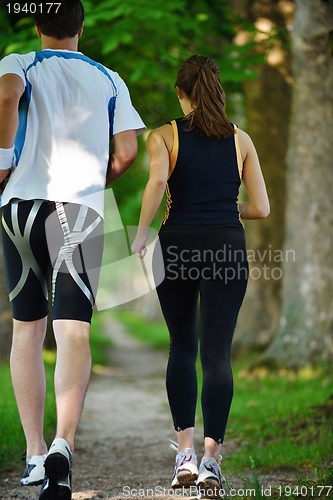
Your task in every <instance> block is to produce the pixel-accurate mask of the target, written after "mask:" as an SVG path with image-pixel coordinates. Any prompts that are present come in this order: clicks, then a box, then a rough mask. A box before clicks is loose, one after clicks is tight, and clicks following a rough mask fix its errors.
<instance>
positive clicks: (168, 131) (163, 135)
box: [147, 123, 173, 153]
mask: <svg viewBox="0 0 333 500" xmlns="http://www.w3.org/2000/svg"><path fill="white" fill-rule="evenodd" d="M148 141H149V142H150V143H152V142H155V143H156V142H160V141H163V142H164V143H165V145H166V147H167V149H168V151H169V153H170V152H171V150H172V146H173V130H172V126H171V124H170V123H166V124H165V125H162V126H161V127H158V128H155V129H154V130H152V131H151V132H150V134H149V136H148V139H147V142H148Z"/></svg>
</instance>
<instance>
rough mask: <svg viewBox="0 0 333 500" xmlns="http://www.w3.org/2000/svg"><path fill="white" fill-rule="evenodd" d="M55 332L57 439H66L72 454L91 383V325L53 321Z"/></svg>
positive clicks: (78, 322) (70, 321)
mask: <svg viewBox="0 0 333 500" xmlns="http://www.w3.org/2000/svg"><path fill="white" fill-rule="evenodd" d="M53 329H54V335H55V339H56V343H57V363H56V369H55V375H54V385H55V393H56V404H57V417H58V420H57V422H58V423H57V434H56V437H57V438H63V439H65V440H66V441H67V442H68V444H69V446H70V448H71V451H72V452H73V450H74V436H75V432H76V429H77V426H78V424H79V420H80V416H81V413H82V408H83V403H84V398H85V395H86V392H87V389H88V384H89V379H90V371H91V354H90V345H89V333H90V323H87V322H84V321H74V320H54V321H53Z"/></svg>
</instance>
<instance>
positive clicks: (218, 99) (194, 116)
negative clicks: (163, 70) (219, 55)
mask: <svg viewBox="0 0 333 500" xmlns="http://www.w3.org/2000/svg"><path fill="white" fill-rule="evenodd" d="M175 87H178V88H179V89H180V90H182V91H183V92H184V93H185V94H186V97H187V98H188V99H189V100H190V102H191V104H193V106H195V108H194V110H193V111H192V112H191V113H190V114H188V115H187V116H186V117H185V118H184V119H185V120H187V121H188V126H187V130H192V129H193V128H194V127H198V128H199V129H200V130H201V131H202V132H203V134H204V135H206V136H207V137H217V138H219V139H220V138H222V137H227V136H229V135H231V134H233V133H234V132H235V131H234V128H233V126H232V125H231V123H230V122H229V120H228V119H227V117H226V114H225V94H224V91H223V88H222V85H221V81H220V72H219V68H218V66H217V64H216V63H215V61H213V59H211V58H210V57H206V56H197V55H194V56H192V57H190V58H189V59H187V60H186V61H184V62H183V64H182V65H181V67H180V68H179V71H178V75H177V80H176V83H175Z"/></svg>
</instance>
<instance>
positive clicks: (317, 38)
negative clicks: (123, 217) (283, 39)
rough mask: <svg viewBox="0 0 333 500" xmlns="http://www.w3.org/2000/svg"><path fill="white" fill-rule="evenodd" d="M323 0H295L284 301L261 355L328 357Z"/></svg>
mask: <svg viewBox="0 0 333 500" xmlns="http://www.w3.org/2000/svg"><path fill="white" fill-rule="evenodd" d="M332 30H333V10H332V6H331V5H330V4H329V2H326V1H321V0H298V1H297V2H296V12H295V25H294V35H293V44H292V56H293V63H292V67H293V74H294V88H293V103H292V117H291V128H290V137H289V151H288V157H287V162H288V176H287V186H288V190H287V211H286V240H285V250H292V251H293V252H294V254H293V255H292V254H291V257H292V258H290V259H288V260H286V261H285V262H284V266H283V291H282V297H283V307H282V317H281V321H280V329H279V332H278V335H277V337H276V338H275V339H274V341H273V342H272V344H271V345H270V346H269V348H268V350H267V352H266V358H268V359H273V360H277V361H282V362H284V363H286V364H287V365H291V366H302V365H305V364H307V363H311V362H316V361H320V362H322V361H332V360H333V252H332V248H333V195H332V193H333V160H332V137H333V59H332V50H331V46H330V43H329V40H330V36H331V34H332Z"/></svg>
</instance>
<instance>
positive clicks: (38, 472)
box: [21, 455, 46, 486]
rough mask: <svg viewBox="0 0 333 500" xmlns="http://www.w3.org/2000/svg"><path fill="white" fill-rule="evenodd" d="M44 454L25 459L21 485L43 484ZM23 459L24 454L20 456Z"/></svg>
mask: <svg viewBox="0 0 333 500" xmlns="http://www.w3.org/2000/svg"><path fill="white" fill-rule="evenodd" d="M45 458H46V455H34V456H33V457H31V458H27V459H26V463H25V469H24V472H23V474H22V478H21V486H36V485H38V484H43V481H44V476H45V469H44V462H45ZM22 459H23V460H24V455H23V457H22Z"/></svg>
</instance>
